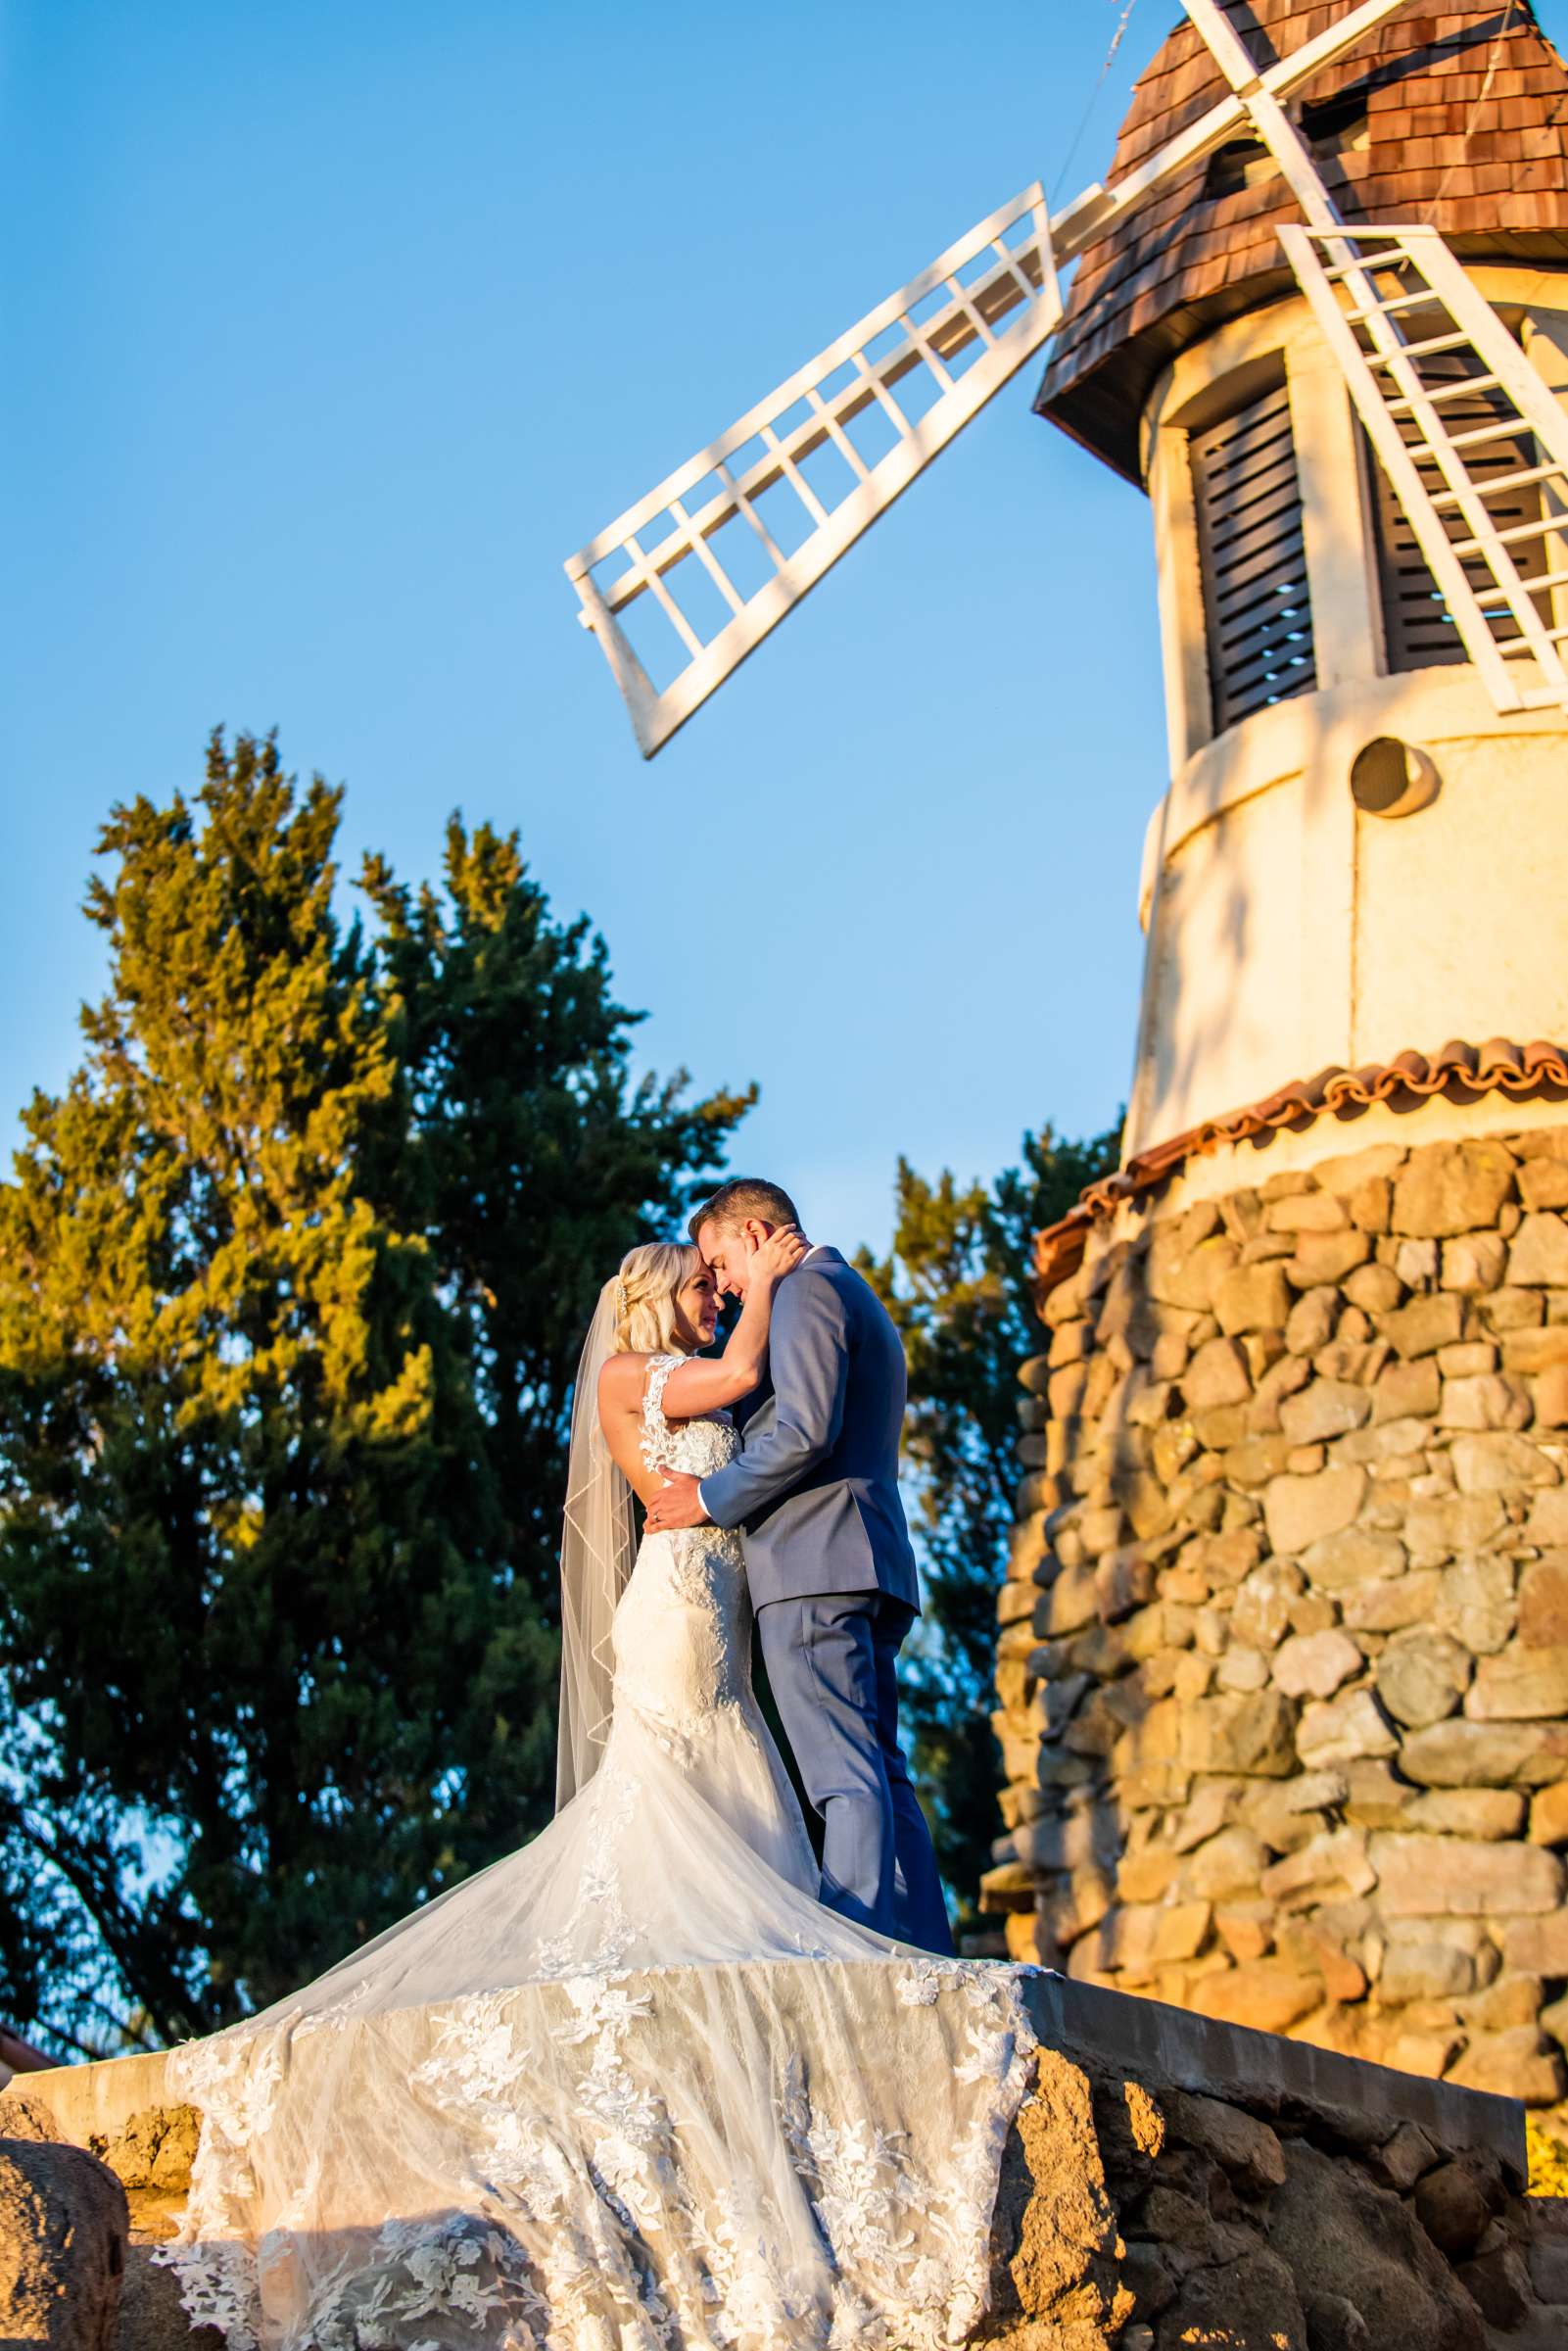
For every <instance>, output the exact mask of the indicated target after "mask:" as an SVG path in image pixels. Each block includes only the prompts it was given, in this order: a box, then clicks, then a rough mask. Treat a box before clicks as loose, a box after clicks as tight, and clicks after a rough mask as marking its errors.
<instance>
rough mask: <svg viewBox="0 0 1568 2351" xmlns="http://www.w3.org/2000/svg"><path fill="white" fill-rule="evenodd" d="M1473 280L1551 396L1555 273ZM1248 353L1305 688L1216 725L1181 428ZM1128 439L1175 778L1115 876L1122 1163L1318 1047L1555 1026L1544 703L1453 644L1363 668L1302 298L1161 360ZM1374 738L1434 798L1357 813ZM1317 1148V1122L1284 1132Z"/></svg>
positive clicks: (1558, 960) (1354, 472)
mask: <svg viewBox="0 0 1568 2351" xmlns="http://www.w3.org/2000/svg"><path fill="white" fill-rule="evenodd" d="M1472 274H1473V277H1474V280H1475V282H1476V283H1477V285H1478V286H1479V287H1480V289H1481V290H1482V292H1483V293H1485V294H1486V295H1487V297H1488V299H1489V300H1490V301H1491V302H1492V303H1493V304H1494V305H1495V306H1496V307H1497V309H1498V310H1499V311H1500V312H1501V313H1502V315H1503V316H1504V317H1505V318H1507V319H1508V320H1509V322H1510V323H1511V324H1512V325H1513V326H1514V327H1515V328H1516V330H1517V331H1518V332H1519V333H1520V335H1521V338H1522V341H1523V345H1524V349H1525V351H1526V353H1527V355H1528V356H1529V358H1530V360H1531V361H1532V363H1533V364H1534V365H1535V366H1536V367H1537V369H1538V370H1539V371H1540V372H1541V374H1542V375H1543V377H1544V379H1545V380H1546V381H1547V382H1548V383H1550V384H1551V385H1552V386H1553V388H1554V389H1556V390H1559V391H1561V390H1562V389H1563V387H1564V386H1565V385H1568V357H1565V355H1568V273H1564V274H1554V273H1549V272H1542V271H1540V270H1536V269H1530V268H1517V269H1516V268H1506V267H1491V266H1488V267H1482V268H1477V269H1475V270H1474V271H1473V272H1472ZM1270 373H1276V374H1282V375H1283V378H1284V381H1285V383H1286V384H1287V386H1288V391H1289V401H1290V410H1291V418H1292V425H1293V431H1294V441H1295V447H1296V456H1297V465H1298V470H1299V474H1300V477H1301V489H1302V507H1303V530H1304V536H1305V541H1306V554H1307V572H1308V576H1309V580H1310V587H1311V604H1312V627H1313V636H1314V641H1315V644H1314V649H1315V660H1316V675H1317V691H1315V692H1314V693H1311V694H1307V695H1303V696H1297V697H1295V698H1292V699H1287V700H1282V701H1279V702H1277V703H1275V704H1274V705H1273V706H1272V707H1269V708H1265V709H1261V710H1259V711H1257V712H1255V713H1254V714H1253V716H1251V717H1250V718H1248V719H1246V720H1245V721H1243V722H1242V723H1241V724H1240V725H1239V726H1233V727H1231V728H1229V729H1228V730H1226V731H1225V732H1223V733H1219V734H1217V735H1216V733H1215V731H1214V727H1213V722H1212V701H1211V693H1210V682H1209V662H1208V649H1207V647H1206V644H1205V634H1204V601H1203V594H1202V587H1201V580H1200V574H1199V550H1198V543H1197V526H1196V518H1195V513H1194V498H1193V489H1192V478H1191V467H1190V461H1189V451H1188V440H1189V432H1190V430H1191V429H1192V428H1193V427H1194V425H1195V424H1200V423H1202V422H1203V421H1205V420H1207V419H1209V418H1211V417H1212V415H1214V414H1215V413H1217V412H1222V411H1223V409H1224V408H1225V407H1226V406H1227V405H1230V406H1234V405H1235V403H1236V401H1237V400H1238V399H1239V398H1241V397H1243V396H1244V395H1245V389H1246V387H1247V386H1248V385H1249V384H1251V383H1256V382H1258V381H1259V380H1267V378H1268V376H1269V375H1270ZM1143 442H1144V456H1145V461H1146V464H1147V468H1148V481H1149V488H1150V494H1151V499H1152V502H1153V508H1154V518H1155V531H1156V546H1157V552H1158V557H1159V570H1160V602H1161V616H1162V629H1163V637H1164V668H1165V680H1166V706H1167V724H1168V732H1169V740H1170V765H1171V775H1172V783H1171V786H1170V789H1169V791H1168V792H1166V793H1165V795H1164V798H1163V799H1162V801H1161V803H1160V805H1159V807H1158V808H1157V809H1156V811H1155V813H1154V816H1153V818H1152V819H1151V822H1150V825H1149V830H1148V836H1147V840H1146V844H1145V851H1144V860H1143V872H1142V878H1141V882H1140V889H1139V901H1140V915H1141V919H1142V921H1143V923H1144V926H1145V930H1146V932H1147V934H1148V947H1147V951H1146V962H1145V977H1144V991H1143V1004H1142V1011H1141V1016H1140V1023H1139V1032H1138V1037H1137V1046H1136V1057H1135V1067H1134V1071H1133V1075H1132V1081H1131V1088H1130V1096H1129V1116H1128V1127H1127V1134H1126V1143H1125V1149H1126V1153H1127V1155H1128V1157H1129V1158H1130V1157H1133V1156H1135V1155H1136V1154H1138V1153H1140V1152H1143V1151H1146V1150H1148V1149H1150V1148H1151V1147H1152V1146H1157V1145H1159V1144H1161V1143H1163V1142H1164V1141H1165V1140H1166V1139H1167V1138H1168V1137H1170V1136H1172V1135H1175V1134H1179V1133H1181V1132H1184V1131H1185V1130H1186V1129H1188V1128H1192V1127H1194V1126H1196V1125H1197V1124H1198V1123H1199V1122H1201V1121H1203V1120H1205V1119H1211V1118H1214V1117H1216V1116H1219V1115H1221V1114H1223V1113H1225V1112H1228V1111H1230V1110H1232V1109H1235V1108H1237V1107H1239V1106H1241V1105H1244V1104H1247V1103H1249V1102H1252V1101H1254V1100H1256V1099H1258V1098H1259V1097H1260V1096H1263V1095H1265V1094H1267V1093H1269V1092H1271V1091H1272V1090H1273V1089H1274V1088H1276V1087H1278V1086H1279V1085H1281V1084H1283V1083H1286V1082H1288V1081H1290V1080H1295V1079H1298V1078H1307V1077H1310V1076H1311V1075H1312V1074H1313V1073H1314V1072H1317V1071H1319V1070H1322V1069H1324V1068H1326V1067H1329V1066H1339V1067H1345V1068H1351V1069H1355V1068H1359V1067H1361V1066H1362V1065H1364V1064H1368V1063H1386V1062H1390V1061H1392V1060H1394V1059H1395V1057H1396V1056H1397V1055H1399V1054H1400V1053H1402V1052H1404V1051H1407V1050H1412V1049H1413V1050H1415V1051H1417V1052H1420V1053H1423V1054H1428V1055H1430V1054H1433V1053H1436V1052H1437V1051H1438V1050H1439V1049H1440V1048H1441V1047H1442V1046H1443V1045H1445V1044H1446V1043H1447V1042H1449V1040H1450V1039H1452V1038H1465V1039H1469V1040H1470V1041H1471V1042H1473V1043H1476V1044H1480V1043H1483V1042H1485V1041H1486V1040H1487V1039H1489V1038H1495V1037H1504V1038H1510V1039H1513V1040H1515V1041H1517V1042H1519V1043H1525V1042H1528V1041H1529V1040H1531V1039H1533V1038H1538V1037H1562V1036H1568V954H1565V953H1564V939H1565V930H1564V908H1565V907H1568V824H1565V823H1564V821H1563V813H1564V795H1565V792H1568V721H1565V719H1564V716H1563V714H1562V713H1561V712H1560V711H1555V710H1553V711H1531V712H1526V713H1519V714H1511V715H1499V714H1498V713H1497V711H1496V710H1495V709H1494V707H1493V705H1492V702H1491V701H1490V699H1489V698H1488V696H1487V695H1486V693H1485V690H1484V688H1483V687H1482V684H1481V681H1480V679H1479V677H1478V676H1477V674H1476V672H1475V671H1474V670H1473V669H1472V668H1470V667H1469V666H1468V665H1467V664H1464V665H1456V666H1448V667H1444V666H1440V667H1432V668H1426V669H1416V670H1408V671H1405V672H1404V673H1403V674H1401V675H1388V674H1385V671H1386V656H1385V651H1384V642H1383V623H1382V612H1381V606H1380V598H1379V589H1378V581H1377V567H1376V556H1375V551H1374V548H1373V544H1372V538H1371V532H1370V529H1369V526H1368V522H1367V515H1368V510H1369V498H1368V481H1367V457H1366V453H1365V449H1364V445H1363V441H1362V436H1361V433H1360V428H1359V426H1358V424H1357V422H1356V420H1355V417H1354V410H1353V408H1352V407H1351V403H1350V398H1349V394H1348V392H1347V390H1346V387H1345V384H1344V381H1343V379H1342V377H1341V376H1340V374H1339V372H1338V369H1337V368H1336V367H1335V366H1334V364H1333V361H1332V360H1331V358H1330V355H1329V353H1328V351H1327V348H1326V346H1325V345H1324V343H1323V341H1322V338H1321V336H1320V334H1319V332H1318V330H1317V328H1316V325H1315V323H1314V321H1313V320H1312V318H1311V316H1310V313H1309V312H1307V307H1306V305H1305V304H1304V303H1302V302H1300V301H1289V302H1280V303H1274V304H1271V305H1270V306H1268V307H1267V308H1266V309H1263V310H1260V311H1258V312H1252V313H1249V314H1248V315H1246V316H1244V317H1242V318H1238V319H1235V320H1233V321H1231V322H1230V323H1229V324H1228V325H1226V326H1224V327H1222V328H1221V329H1220V330H1219V331H1218V332H1216V333H1214V334H1212V335H1210V336H1209V337H1207V338H1206V339H1205V340H1204V341H1202V342H1201V343H1199V344H1197V345H1195V346H1194V347H1193V348H1191V349H1190V350H1188V351H1185V352H1183V353H1182V354H1181V356H1180V358H1179V359H1178V360H1177V361H1176V362H1175V363H1174V365H1172V366H1170V367H1169V368H1167V369H1166V371H1165V373H1164V376H1163V377H1162V379H1161V380H1160V382H1159V384H1158V385H1157V387H1156V390H1155V393H1154V397H1153V399H1152V401H1151V403H1150V406H1149V408H1148V410H1147V412H1146V416H1145V420H1144V428H1143ZM1551 568H1552V569H1553V570H1556V569H1559V568H1561V569H1568V555H1557V556H1554V557H1553V558H1552V560H1551ZM1559 601H1562V602H1563V603H1564V609H1563V610H1562V611H1561V612H1560V613H1559V614H1558V616H1557V622H1558V625H1559V626H1561V625H1568V600H1565V599H1564V598H1563V597H1562V596H1561V595H1559ZM1380 736H1395V737H1398V738H1400V739H1402V741H1404V742H1406V743H1408V744H1412V745H1414V746H1416V747H1417V748H1419V749H1420V750H1422V751H1425V752H1426V753H1427V754H1428V755H1429V757H1430V758H1431V760H1432V762H1433V764H1434V766H1435V768H1436V771H1437V781H1438V790H1437V792H1436V796H1435V798H1434V799H1433V800H1432V801H1431V803H1430V804H1429V805H1428V806H1426V807H1424V808H1422V809H1420V810H1419V811H1418V812H1417V813H1415V814H1413V815H1410V816H1405V817H1400V818H1394V819H1391V818H1386V817H1380V816H1371V815H1367V814H1365V813H1363V812H1362V811H1360V810H1358V809H1357V807H1356V805H1355V803H1354V799H1353V797H1352V792H1351V782H1350V778H1351V767H1352V762H1353V761H1354V758H1355V755H1356V753H1357V752H1358V751H1359V750H1360V749H1361V748H1362V746H1363V745H1364V744H1367V743H1368V742H1370V741H1372V740H1373V739H1374V738H1377V737H1380ZM1500 1110H1501V1115H1502V1117H1503V1119H1504V1120H1506V1116H1507V1106H1506V1104H1503V1105H1501V1106H1500ZM1339 1147H1340V1145H1339V1142H1338V1140H1337V1138H1336V1135H1335V1133H1334V1130H1333V1128H1332V1127H1330V1128H1327V1129H1326V1130H1325V1131H1324V1132H1323V1133H1322V1134H1321V1135H1320V1136H1316V1137H1314V1138H1312V1139H1311V1140H1309V1141H1307V1144H1306V1151H1307V1156H1308V1157H1310V1156H1311V1154H1312V1153H1313V1152H1314V1151H1316V1150H1319V1149H1321V1150H1322V1151H1323V1152H1325V1153H1328V1152H1332V1151H1334V1150H1336V1149H1338V1148H1339Z"/></svg>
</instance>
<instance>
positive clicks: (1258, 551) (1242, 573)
mask: <svg viewBox="0 0 1568 2351" xmlns="http://www.w3.org/2000/svg"><path fill="white" fill-rule="evenodd" d="M1191 450H1192V477H1193V488H1194V491H1195V493H1196V497H1197V504H1198V545H1199V552H1200V555H1201V558H1202V563H1203V581H1204V617H1205V620H1206V622H1207V624H1208V630H1209V676H1210V681H1211V684H1212V689H1213V710H1214V729H1215V732H1216V733H1219V732H1222V731H1223V730H1224V729H1225V728H1226V727H1230V726H1234V725H1235V723H1236V721H1237V719H1239V718H1245V717H1247V715H1248V713H1249V712H1250V711H1253V710H1260V709H1262V708H1263V706H1264V704H1265V703H1268V702H1280V701H1284V700H1285V699H1286V698H1287V696H1290V695H1293V694H1308V693H1310V691H1311V689H1312V687H1313V686H1314V685H1315V684H1316V682H1317V672H1316V667H1315V665H1314V662H1313V658H1312V608H1311V600H1310V598H1309V596H1308V594H1307V562H1306V556H1305V553H1304V552H1303V545H1302V492H1301V483H1300V481H1299V480H1298V478H1297V473H1296V451H1295V447H1294V445H1293V443H1292V441H1291V428H1290V401H1289V397H1288V395H1287V392H1286V389H1285V386H1284V385H1283V384H1280V385H1278V386H1277V387H1276V388H1275V389H1274V390H1273V391H1271V392H1266V393H1264V394H1263V396H1262V398H1261V399H1260V400H1255V401H1253V402H1252V403H1251V404H1250V405H1249V406H1248V407H1247V408H1239V409H1238V410H1237V411H1236V413H1235V414H1234V415H1233V416H1227V417H1225V418H1224V420H1223V421H1222V422H1221V423H1219V424H1212V425H1209V426H1208V427H1207V428H1206V429H1205V430H1204V431H1202V432H1198V433H1194V434H1193V436H1192V442H1191Z"/></svg>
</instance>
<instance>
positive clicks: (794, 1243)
mask: <svg viewBox="0 0 1568 2351" xmlns="http://www.w3.org/2000/svg"><path fill="white" fill-rule="evenodd" d="M807 1246H808V1243H807V1241H806V1237H805V1235H804V1233H803V1232H802V1231H801V1229H800V1227H799V1225H798V1224H781V1225H780V1227H779V1229H778V1231H777V1232H770V1233H769V1235H768V1237H767V1239H766V1240H765V1241H764V1242H763V1243H762V1245H761V1247H760V1248H759V1249H758V1250H757V1252H756V1254H755V1256H754V1257H753V1258H752V1260H751V1271H752V1276H753V1278H755V1277H756V1276H757V1275H759V1274H760V1275H761V1277H762V1279H763V1280H764V1281H783V1279H784V1275H785V1274H786V1273H792V1272H793V1271H794V1270H795V1268H796V1266H798V1265H799V1263H800V1261H801V1259H802V1258H803V1257H804V1256H805V1254H806V1250H807Z"/></svg>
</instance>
